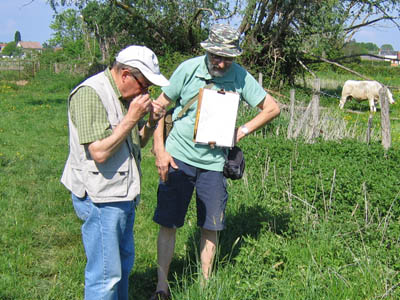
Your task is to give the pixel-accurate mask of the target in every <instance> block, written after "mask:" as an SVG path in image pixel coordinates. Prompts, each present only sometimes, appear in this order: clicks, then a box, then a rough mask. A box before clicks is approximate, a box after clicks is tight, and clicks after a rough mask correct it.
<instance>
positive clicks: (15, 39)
mask: <svg viewBox="0 0 400 300" xmlns="http://www.w3.org/2000/svg"><path fill="white" fill-rule="evenodd" d="M20 41H21V33H20V32H19V31H18V30H17V31H16V32H15V34H14V42H15V43H16V44H18V42H20Z"/></svg>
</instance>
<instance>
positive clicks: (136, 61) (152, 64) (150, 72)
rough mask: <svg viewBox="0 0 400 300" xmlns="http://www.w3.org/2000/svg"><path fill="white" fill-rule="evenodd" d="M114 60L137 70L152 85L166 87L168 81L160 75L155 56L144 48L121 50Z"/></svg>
mask: <svg viewBox="0 0 400 300" xmlns="http://www.w3.org/2000/svg"><path fill="white" fill-rule="evenodd" d="M115 60H116V61H117V62H119V63H122V64H124V65H127V66H130V67H133V68H137V69H139V70H140V72H141V73H142V74H143V75H144V77H146V78H147V80H149V81H150V82H151V83H152V84H154V85H158V86H167V85H169V81H168V79H167V78H165V77H164V75H162V74H161V72H160V68H159V66H158V59H157V56H156V55H155V54H154V52H153V51H151V50H150V49H149V48H147V47H146V46H129V47H127V48H125V49H123V50H121V51H120V52H119V53H118V55H117V57H116V58H115Z"/></svg>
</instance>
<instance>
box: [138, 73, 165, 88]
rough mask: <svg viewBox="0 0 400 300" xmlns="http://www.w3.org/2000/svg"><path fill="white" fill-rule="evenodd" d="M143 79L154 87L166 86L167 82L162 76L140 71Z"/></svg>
mask: <svg viewBox="0 0 400 300" xmlns="http://www.w3.org/2000/svg"><path fill="white" fill-rule="evenodd" d="M140 71H141V73H142V74H143V76H144V77H146V79H147V80H148V81H150V82H151V83H152V84H154V85H158V86H168V85H169V80H168V79H167V78H165V77H164V75H162V74H154V73H149V72H145V71H142V70H140Z"/></svg>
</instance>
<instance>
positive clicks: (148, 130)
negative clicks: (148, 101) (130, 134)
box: [139, 101, 166, 148]
mask: <svg viewBox="0 0 400 300" xmlns="http://www.w3.org/2000/svg"><path fill="white" fill-rule="evenodd" d="M165 107H166V105H164V104H163V105H160V104H159V103H157V102H156V101H153V102H152V109H151V113H150V116H149V119H148V121H147V122H146V124H145V125H144V126H143V127H142V128H141V130H140V132H139V135H140V147H142V148H143V147H144V146H146V145H147V142H148V141H149V140H150V138H151V136H152V135H153V133H154V130H156V128H157V126H158V121H159V120H160V119H161V118H162V117H163V116H164V115H165Z"/></svg>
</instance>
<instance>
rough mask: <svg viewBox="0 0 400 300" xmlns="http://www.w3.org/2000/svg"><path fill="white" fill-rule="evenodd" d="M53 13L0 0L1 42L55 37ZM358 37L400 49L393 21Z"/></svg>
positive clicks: (27, 0) (19, 0)
mask: <svg viewBox="0 0 400 300" xmlns="http://www.w3.org/2000/svg"><path fill="white" fill-rule="evenodd" d="M53 15H54V12H53V11H52V9H51V8H50V6H49V5H48V4H47V3H46V0H33V1H32V0H0V42H4V43H7V42H10V41H13V40H14V35H15V32H16V31H17V30H18V31H19V32H20V33H21V38H22V40H23V41H35V42H40V43H42V44H43V43H44V42H46V41H47V40H49V39H50V38H51V37H52V36H51V35H52V33H53V31H52V30H51V29H50V27H49V26H50V24H51V22H52V21H53ZM354 38H355V40H356V41H357V42H372V43H374V44H376V45H377V46H378V47H380V46H382V45H383V44H391V45H392V46H393V48H394V49H395V50H399V51H400V31H399V29H398V28H397V27H395V25H393V24H391V23H389V22H386V23H385V24H383V25H379V26H374V27H369V28H364V29H361V30H360V31H359V32H358V33H356V34H355V36H354Z"/></svg>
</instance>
